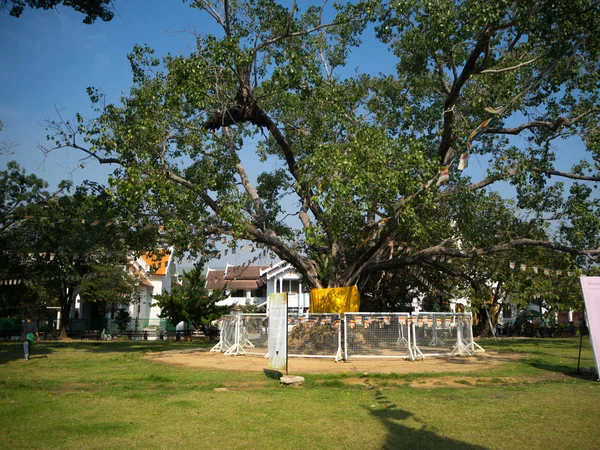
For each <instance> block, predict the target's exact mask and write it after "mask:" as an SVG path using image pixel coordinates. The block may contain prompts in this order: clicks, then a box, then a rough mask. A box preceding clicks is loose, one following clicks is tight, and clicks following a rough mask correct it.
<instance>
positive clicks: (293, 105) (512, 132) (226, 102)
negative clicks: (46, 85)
mask: <svg viewBox="0 0 600 450" xmlns="http://www.w3.org/2000/svg"><path fill="white" fill-rule="evenodd" d="M191 5H192V6H193V7H194V8H198V9H200V10H201V11H202V12H203V13H204V14H205V17H209V18H210V19H211V20H214V21H215V22H216V23H217V24H218V25H219V26H220V28H221V33H219V34H217V35H205V34H198V35H197V36H196V42H197V50H196V51H194V52H192V53H191V54H189V55H186V56H172V55H168V56H166V57H164V58H163V59H162V60H161V59H159V58H156V57H155V56H154V54H153V51H152V49H150V48H146V47H142V46H137V47H135V48H134V50H133V52H132V53H131V55H130V56H129V59H130V61H131V66H132V72H133V81H134V86H133V87H132V88H131V90H130V93H129V95H126V96H123V97H122V98H121V102H120V104H112V103H110V102H108V101H107V100H106V99H105V98H104V97H103V96H101V95H100V94H99V93H98V91H97V90H94V89H90V90H89V93H90V97H91V100H92V102H93V103H94V104H95V106H96V108H97V112H98V116H97V117H96V118H94V119H92V120H89V121H88V120H85V119H84V118H83V117H81V116H79V115H77V116H76V117H75V119H74V120H73V121H62V120H61V121H56V122H53V123H51V124H50V126H51V127H52V128H53V129H54V131H55V133H54V136H53V138H52V139H53V140H54V144H53V146H52V148H61V147H71V148H76V149H79V150H80V151H82V152H84V153H85V154H87V155H88V156H89V158H91V159H95V160H97V161H99V162H100V163H111V164H117V165H118V168H117V169H116V170H115V172H114V174H113V176H112V178H111V185H112V187H113V188H114V189H115V196H116V197H117V198H118V200H119V201H120V202H121V203H123V204H124V205H127V207H128V208H129V209H130V211H131V212H132V214H133V217H148V216H152V218H153V219H154V220H156V221H157V222H158V221H160V223H162V224H163V225H164V226H165V229H167V230H172V231H169V234H168V238H167V239H168V240H169V241H171V242H174V243H177V244H178V245H179V246H180V248H186V247H187V246H189V245H191V246H192V248H193V249H195V250H197V251H200V252H209V251H210V250H211V249H210V248H209V247H208V246H207V238H208V237H212V238H213V239H215V238H217V239H218V237H219V236H221V235H228V236H231V237H232V238H233V239H234V240H235V239H249V240H252V241H255V242H259V243H262V244H264V245H266V246H267V247H269V248H270V250H271V251H273V252H274V253H276V254H277V255H278V256H279V257H280V258H281V259H283V260H286V261H288V262H290V263H291V264H292V265H294V267H295V268H296V269H297V270H298V271H299V272H300V273H301V274H302V275H303V278H304V282H305V283H306V284H307V285H309V286H310V287H317V288H318V287H327V286H329V287H335V286H347V285H352V284H358V285H359V288H360V289H361V290H363V288H364V287H365V285H366V283H367V282H368V280H369V274H371V273H375V272H380V271H383V270H385V271H398V270H401V271H407V269H408V268H411V267H412V268H413V269H414V268H419V270H425V269H427V270H429V271H433V270H437V271H439V272H443V269H444V268H445V267H446V266H447V264H444V263H441V264H440V263H439V261H440V257H441V258H443V260H446V259H447V258H450V259H451V260H455V259H464V260H469V261H471V262H470V264H472V265H474V266H475V265H479V264H481V263H483V264H485V259H484V257H485V256H487V255H495V254H497V253H502V252H508V251H511V250H513V249H516V248H523V247H543V248H546V249H549V250H552V251H559V252H566V253H569V254H572V255H582V256H583V257H585V258H596V257H597V256H598V254H600V248H599V247H600V241H599V239H600V233H599V230H600V214H599V212H600V211H599V210H598V209H599V204H598V200H597V198H596V197H595V196H594V195H593V186H594V185H595V183H597V182H598V181H600V172H599V169H600V147H599V146H598V143H599V142H600V137H599V130H598V126H597V125H598V123H599V119H600V102H599V95H600V93H599V92H598V89H597V84H598V81H599V78H598V77H599V76H600V75H599V74H600V70H599V69H600V67H599V64H600V58H599V48H600V45H599V44H600V37H599V36H598V34H597V33H590V30H595V29H596V28H597V27H598V24H599V17H600V16H599V13H598V3H597V2H595V1H586V0H575V1H573V0H556V1H553V2H545V1H543V2H537V3H532V2H521V1H517V0H513V1H511V0H492V1H488V2H480V1H476V0H467V1H462V2H452V1H442V2H429V1H419V0H407V1H402V2H383V1H381V2H380V1H375V0H370V1H360V2H356V3H352V4H346V5H343V6H336V7H335V9H334V10H331V9H327V8H328V5H327V2H323V4H322V5H321V6H314V5H305V4H302V5H300V4H296V2H295V1H294V2H292V5H291V7H290V8H289V9H288V8H286V7H284V6H283V5H281V4H279V3H278V2H276V1H274V0H267V1H263V2H260V4H257V3H255V2H229V1H227V0H222V1H210V0H195V1H193V2H191ZM372 29H374V30H375V32H376V37H377V39H379V42H380V43H381V44H382V45H385V46H387V48H388V50H389V53H388V55H387V57H388V58H389V62H390V67H395V71H394V70H390V72H389V73H385V74H379V75H373V74H368V73H364V72H361V71H360V68H358V69H357V70H356V71H354V72H352V71H351V70H347V68H345V66H346V64H347V63H348V62H349V61H350V59H349V58H350V57H351V56H352V50H353V49H354V48H356V47H358V46H360V45H361V43H362V41H361V39H362V38H363V37H364V35H365V33H366V32H368V31H369V30H372ZM370 42H371V43H372V42H373V41H372V40H371V41H370ZM569 52H572V53H573V55H571V56H570V55H569ZM500 106H507V109H506V110H505V111H504V112H503V113H501V114H499V113H498V111H499V110H492V109H489V108H497V107H500ZM486 108H487V109H486ZM494 113H495V114H494ZM491 117H496V122H495V123H493V124H489V126H487V127H484V128H482V129H481V133H480V134H479V135H477V136H474V137H472V138H470V139H469V138H468V137H469V135H470V134H471V133H472V132H473V130H474V129H476V128H477V127H478V126H479V124H480V123H482V121H483V120H484V119H488V118H491ZM512 136H518V137H519V140H515V139H513V138H511V137H512ZM565 139H571V140H570V141H565ZM250 140H252V141H258V144H257V145H256V151H255V152H254V153H253V152H251V151H250V150H249V149H248V148H247V145H248V143H249V141H250ZM573 141H576V142H577V143H578V145H579V146H580V147H581V148H582V158H581V160H579V161H573V166H572V167H571V168H570V169H568V170H560V169H561V167H559V166H558V165H557V162H558V161H564V159H562V160H561V155H564V154H567V155H571V153H570V145H569V144H567V143H565V142H573ZM467 147H470V152H471V154H472V155H478V157H479V161H480V162H481V163H482V164H484V165H486V166H487V174H486V175H485V176H484V178H482V179H476V180H472V179H471V178H470V177H469V176H468V175H467V174H468V172H459V171H457V170H456V163H457V162H458V159H459V155H460V153H461V152H462V149H465V148H467ZM49 150H50V149H49ZM257 161H260V162H264V163H267V164H265V165H264V167H265V170H264V171H263V172H262V173H260V174H258V175H257V176H256V177H253V174H252V173H250V172H249V167H250V166H249V165H254V164H256V162H257ZM440 165H442V166H443V167H444V168H446V167H449V171H450V172H451V177H450V179H449V181H448V183H447V184H444V183H443V182H441V183H439V186H438V185H437V183H436V181H438V180H441V178H440ZM444 175H445V174H444ZM254 179H255V180H256V181H254ZM560 180H563V181H560ZM497 186H500V187H503V188H505V189H506V187H507V186H510V189H514V191H515V194H514V202H515V203H514V205H513V209H512V210H511V209H510V208H504V206H505V205H507V206H510V202H513V199H507V198H506V197H501V196H500V195H498V194H496V193H494V192H492V188H495V187H497ZM493 205H500V206H502V208H500V209H498V211H499V213H498V214H499V217H496V213H495V210H494V209H493V208H492V207H491V206H493ZM482 212H485V213H486V214H487V216H486V220H487V219H490V220H489V221H486V222H485V223H483V222H482V217H481V215H480V213H482ZM516 212H518V213H519V214H516ZM505 215H509V216H511V217H510V221H509V220H508V217H505ZM290 217H293V218H296V221H292V220H291V219H290ZM478 221H479V223H480V226H478V227H477V228H476V229H477V230H481V231H482V232H483V234H478V233H474V232H473V230H471V227H472V225H473V224H474V223H477V222H478ZM511 221H512V222H511ZM510 222H511V223H512V225H514V229H510V228H509V229H507V228H506V226H507V224H508V223H510ZM540 222H545V223H546V224H547V228H546V229H545V230H544V233H542V232H540V230H539V228H540V227H539V223H540ZM481 224H482V225H481ZM190 225H191V227H190ZM483 228H485V230H483ZM399 242H404V243H407V245H406V247H407V248H410V249H411V250H410V251H405V252H394V253H393V254H391V252H390V248H393V247H395V246H397V245H398V243H399ZM390 256H391V257H390ZM434 258H435V260H434ZM436 261H437V262H436Z"/></svg>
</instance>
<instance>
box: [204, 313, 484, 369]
mask: <svg viewBox="0 0 600 450" xmlns="http://www.w3.org/2000/svg"><path fill="white" fill-rule="evenodd" d="M472 322H473V318H472V315H471V314H470V313H468V314H463V313H458V314H457V313H437V312H436V313H431V312H430V313H428V312H423V313H413V314H409V313H346V314H345V316H344V317H343V318H342V317H341V316H340V315H338V314H304V315H295V314H289V315H288V356H290V357H308V358H333V359H335V360H336V361H338V360H340V359H351V358H405V359H410V360H415V359H416V358H421V359H424V358H425V357H432V356H452V355H472V354H473V353H474V352H476V351H478V350H481V351H483V349H482V348H481V347H480V346H479V345H478V344H476V343H475V341H474V339H473V330H472ZM219 328H220V340H219V342H218V344H217V345H215V346H214V347H213V348H212V349H211V351H215V352H223V353H225V354H226V355H245V354H255V355H261V356H267V353H268V334H269V319H268V316H267V315H266V314H235V315H228V316H225V317H223V318H222V319H221V320H220V325H219Z"/></svg>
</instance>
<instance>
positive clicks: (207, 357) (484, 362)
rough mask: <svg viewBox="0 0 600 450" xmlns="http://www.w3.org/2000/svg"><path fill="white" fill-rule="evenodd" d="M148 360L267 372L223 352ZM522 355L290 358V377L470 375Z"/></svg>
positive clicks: (252, 359)
mask: <svg viewBox="0 0 600 450" xmlns="http://www.w3.org/2000/svg"><path fill="white" fill-rule="evenodd" d="M147 357H148V358H149V359H151V360H153V361H156V362H159V363H163V364H171V365H178V366H186V367H190V368H201V369H217V370H234V371H240V372H263V370H264V369H268V367H269V363H268V360H266V359H265V358H263V357H261V356H257V355H242V356H225V355H223V354H222V353H216V352H209V351H206V350H186V351H169V352H162V353H152V354H150V355H148V356H147ZM520 357H521V356H520V355H506V354H502V355H501V354H498V353H496V352H484V353H476V354H475V355H474V356H470V357H466V356H457V357H429V358H425V360H417V361H405V360H404V359H351V360H350V361H340V362H337V363H336V362H335V361H334V360H333V359H329V358H327V359H325V358H290V359H289V361H288V371H289V373H290V375H303V374H326V373H342V372H345V373H346V374H356V375H361V374H368V373H392V372H394V373H424V372H468V371H475V370H486V369H488V368H492V367H494V366H497V365H499V364H503V363H507V362H511V361H515V360H517V359H519V358H520Z"/></svg>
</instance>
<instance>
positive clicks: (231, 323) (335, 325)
mask: <svg viewBox="0 0 600 450" xmlns="http://www.w3.org/2000/svg"><path fill="white" fill-rule="evenodd" d="M341 324H342V321H341V317H340V315H339V314H306V315H295V314H290V315H288V356H290V357H299V356H301V357H308V358H334V359H336V360H337V359H341V358H342V357H343V355H342V333H341V332H342V325H341ZM219 327H220V340H219V342H218V343H217V345H215V346H214V347H213V348H212V349H211V351H214V352H223V353H225V354H226V355H245V354H255V355H261V356H266V355H267V353H268V350H269V348H268V333H269V319H268V317H267V315H266V314H235V315H227V316H224V317H223V318H222V319H221V321H220V324H219Z"/></svg>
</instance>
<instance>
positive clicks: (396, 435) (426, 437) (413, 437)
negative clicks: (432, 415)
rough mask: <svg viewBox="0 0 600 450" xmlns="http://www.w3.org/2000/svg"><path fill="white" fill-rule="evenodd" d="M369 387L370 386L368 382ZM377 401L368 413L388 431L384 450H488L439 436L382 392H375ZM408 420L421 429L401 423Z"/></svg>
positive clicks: (383, 446)
mask: <svg viewBox="0 0 600 450" xmlns="http://www.w3.org/2000/svg"><path fill="white" fill-rule="evenodd" d="M367 385H369V382H368V380H367ZM375 401H376V404H375V405H374V407H373V408H372V409H368V411H369V413H370V414H371V415H372V416H373V417H375V418H376V419H377V420H379V421H380V422H381V423H382V424H383V425H385V427H386V428H387V430H388V437H387V440H386V441H385V443H384V444H383V445H382V446H381V448H383V449H414V448H418V449H440V448H443V449H444V450H454V449H455V450H486V447H482V446H479V445H473V444H469V443H467V442H464V441H458V440H455V439H451V438H447V437H444V436H440V435H438V434H437V433H436V432H435V431H432V430H430V429H428V426H427V424H426V423H424V422H423V421H421V420H419V419H417V418H415V417H414V415H413V414H412V413H410V412H408V411H404V410H402V409H400V408H398V406H397V405H396V404H394V403H392V402H391V401H389V399H388V398H387V397H386V396H385V395H384V394H383V393H382V392H381V391H380V390H377V391H375ZM407 419H412V421H413V422H414V421H416V422H417V423H418V424H420V425H421V427H420V428H419V429H415V428H413V427H409V426H407V425H403V424H402V423H400V421H403V420H407Z"/></svg>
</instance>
